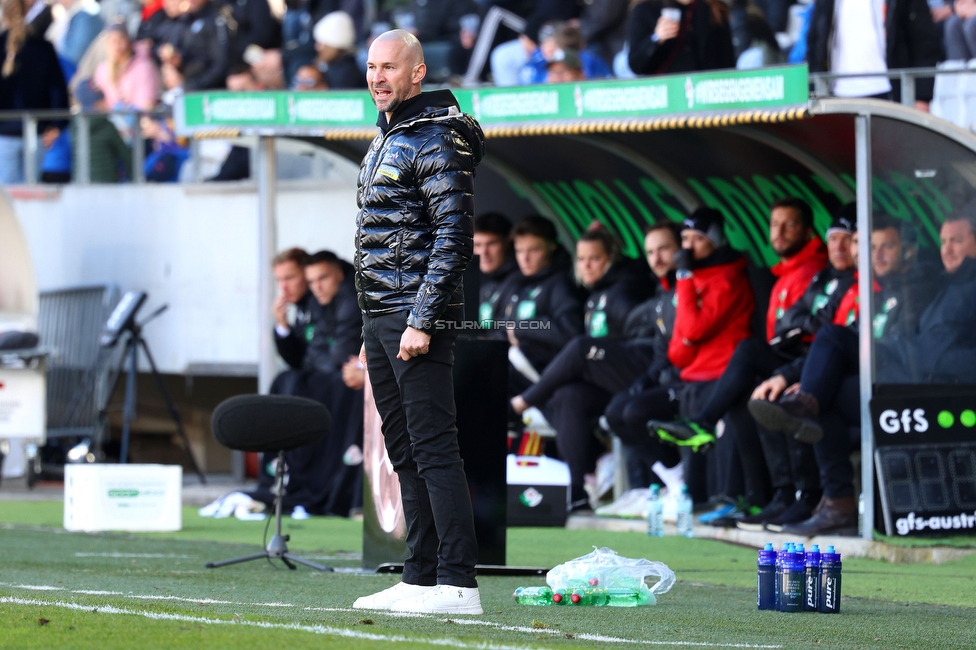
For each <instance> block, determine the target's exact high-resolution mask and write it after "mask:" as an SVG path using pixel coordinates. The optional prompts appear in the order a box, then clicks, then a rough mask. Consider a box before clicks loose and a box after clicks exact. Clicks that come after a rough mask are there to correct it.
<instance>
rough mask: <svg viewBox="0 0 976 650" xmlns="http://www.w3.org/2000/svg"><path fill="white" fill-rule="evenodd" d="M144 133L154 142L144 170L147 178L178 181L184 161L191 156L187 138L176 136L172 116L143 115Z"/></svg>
mask: <svg viewBox="0 0 976 650" xmlns="http://www.w3.org/2000/svg"><path fill="white" fill-rule="evenodd" d="M141 124H142V135H143V137H145V138H146V139H147V140H149V141H151V142H152V151H150V152H149V153H148V154H147V155H146V162H145V167H144V171H145V174H146V180H147V181H150V182H153V183H170V182H175V181H178V180H179V178H180V169H181V168H182V167H183V163H184V162H186V160H187V158H189V157H190V149H189V147H188V146H187V143H186V141H185V140H183V141H181V140H180V139H179V138H177V137H176V133H175V130H174V125H173V120H172V118H166V119H154V118H151V117H149V116H147V115H144V116H142V118H141Z"/></svg>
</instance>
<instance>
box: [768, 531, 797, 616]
mask: <svg viewBox="0 0 976 650" xmlns="http://www.w3.org/2000/svg"><path fill="white" fill-rule="evenodd" d="M792 548H793V543H792V542H784V543H783V548H782V550H780V551H778V552H777V553H776V563H775V568H774V574H773V575H774V576H775V579H774V583H773V609H775V610H776V611H777V612H781V611H783V562H784V561H785V560H786V554H787V553H790V552H792Z"/></svg>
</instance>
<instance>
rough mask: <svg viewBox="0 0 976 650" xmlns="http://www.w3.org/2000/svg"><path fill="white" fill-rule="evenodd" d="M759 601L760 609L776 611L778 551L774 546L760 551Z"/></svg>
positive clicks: (758, 564)
mask: <svg viewBox="0 0 976 650" xmlns="http://www.w3.org/2000/svg"><path fill="white" fill-rule="evenodd" d="M756 566H757V567H758V568H759V572H758V577H757V582H758V591H759V596H758V601H757V605H758V606H759V609H776V550H775V549H774V548H773V545H772V544H766V547H765V548H762V549H760V550H759V561H758V562H757V563H756Z"/></svg>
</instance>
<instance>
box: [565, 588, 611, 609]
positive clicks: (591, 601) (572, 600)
mask: <svg viewBox="0 0 976 650" xmlns="http://www.w3.org/2000/svg"><path fill="white" fill-rule="evenodd" d="M609 602H610V594H609V593H607V590H606V589H573V593H571V594H570V595H569V603H568V604H569V605H578V606H580V607H602V606H604V605H606V604H608V603H609Z"/></svg>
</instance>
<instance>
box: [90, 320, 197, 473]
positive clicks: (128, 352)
mask: <svg viewBox="0 0 976 650" xmlns="http://www.w3.org/2000/svg"><path fill="white" fill-rule="evenodd" d="M167 308H168V305H163V306H162V307H160V308H159V309H157V310H156V311H154V312H153V313H152V314H150V315H149V317H148V318H146V319H145V320H144V321H142V322H141V323H136V322H135V321H134V320H133V321H132V322H131V323H129V324H128V325H127V326H126V328H125V331H126V332H128V334H129V335H128V337H126V339H125V351H124V352H123V353H122V356H121V357H119V361H118V366H117V367H116V369H115V378H114V380H113V381H112V386H111V387H110V389H109V391H108V393H107V394H106V397H105V406H104V407H102V409H101V413H100V414H101V416H102V417H103V418H104V417H105V415H106V412H107V410H108V402H109V400H111V398H112V393H114V392H115V388H116V386H117V385H118V383H119V377H120V376H121V375H122V367H123V365H124V366H126V370H125V372H126V377H125V401H124V402H123V407H122V445H121V448H120V450H119V463H127V462H129V439H130V436H131V432H132V420H133V419H135V416H136V377H137V374H138V372H139V350H140V349H142V351H143V352H144V353H145V355H146V359H148V361H149V368H150V370H151V371H152V376H153V379H155V380H156V387H157V388H158V389H159V394H160V395H161V396H162V398H163V401H164V402H165V403H166V409H167V410H168V411H169V416H170V418H172V420H173V423H174V424H175V425H176V431H177V432H178V433H179V435H180V438H181V439H182V440H183V446H184V447H185V448H186V454H187V456H189V458H190V465H191V466H192V467H193V471H194V473H196V475H197V477H198V478H199V479H200V483H201V484H206V482H207V479H206V478H205V477H204V475H203V472H201V471H200V466H199V465H197V460H196V458H194V457H193V450H192V449H191V448H190V440H189V438H187V437H186V431H185V430H184V429H183V420H182V419H181V418H180V412H179V411H178V410H176V405H175V404H173V399H172V398H171V397H170V394H169V391H168V390H166V385H165V384H164V383H163V378H162V376H160V374H159V370H157V369H156V362H155V360H154V359H153V356H152V353H151V352H150V351H149V344H148V343H146V339H144V338H143V337H142V328H143V326H145V325H146V323H148V322H149V321H151V320H153V319H154V318H156V317H157V316H159V315H160V314H162V313H163V312H164V311H166V309H167Z"/></svg>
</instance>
